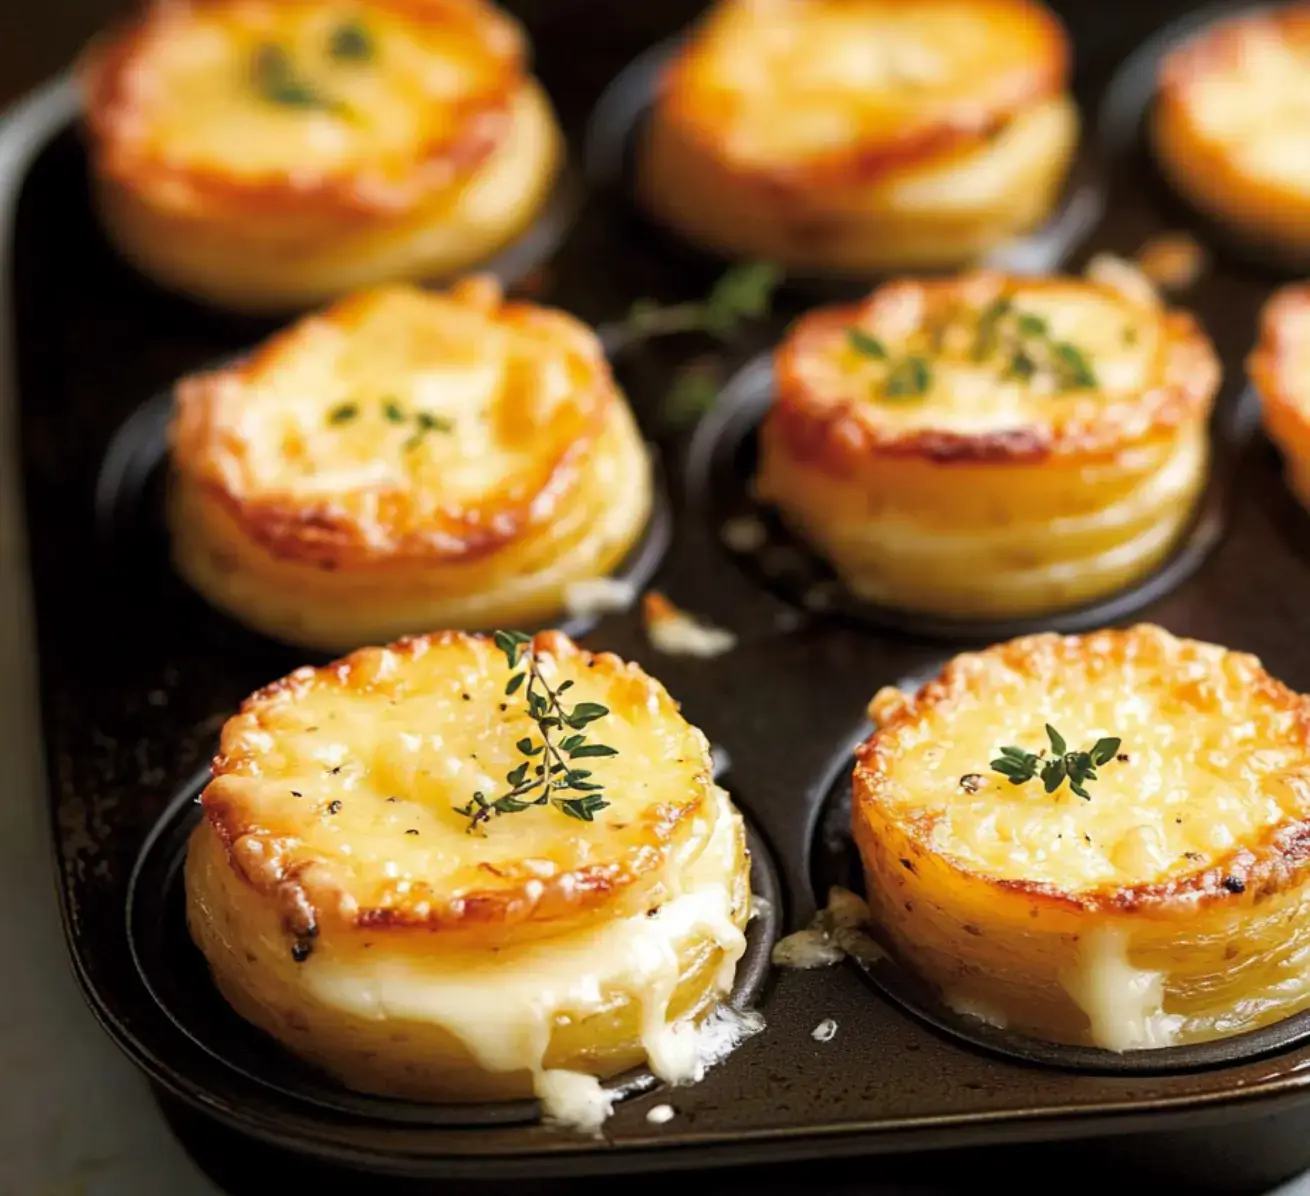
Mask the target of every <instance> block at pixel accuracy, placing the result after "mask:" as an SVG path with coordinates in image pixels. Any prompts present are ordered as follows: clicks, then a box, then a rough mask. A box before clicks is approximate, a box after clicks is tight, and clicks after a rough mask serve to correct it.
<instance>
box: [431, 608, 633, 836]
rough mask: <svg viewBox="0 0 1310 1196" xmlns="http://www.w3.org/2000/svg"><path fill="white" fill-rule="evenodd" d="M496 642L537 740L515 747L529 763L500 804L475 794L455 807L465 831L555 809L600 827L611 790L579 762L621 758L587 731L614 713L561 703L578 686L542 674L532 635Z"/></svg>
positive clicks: (510, 776) (502, 636)
mask: <svg viewBox="0 0 1310 1196" xmlns="http://www.w3.org/2000/svg"><path fill="white" fill-rule="evenodd" d="M492 639H493V640H494V642H495V644H496V647H497V648H499V649H500V650H501V652H503V653H504V654H505V661H506V663H507V664H508V665H509V667H510V674H511V675H510V678H509V681H508V682H506V684H505V696H506V697H513V696H514V695H515V694H516V693H518V692H519V690H523V698H524V702H525V703H526V706H527V712H528V717H529V718H530V719H531V720H532V721H533V722H534V723H535V724H536V728H537V730H536V735H535V736H533V735H531V734H529V735H525V736H524V737H523V738H522V739H520V740H518V741H517V742H516V743H515V745H514V746H515V748H516V749H517V750H518V753H519V755H521V756H522V757H523V760H522V762H521V763H519V764H517V765H516V766H515V767H514V768H512V769H510V770H509V772H507V773H506V774H505V783H506V785H508V786H509V789H508V791H507V792H506V793H504V794H502V795H501V796H500V797H497V798H495V799H494V800H493V799H490V798H488V797H487V795H486V794H485V793H481V792H478V793H475V794H474V795H473V800H472V801H470V802H469V803H468V804H467V805H464V806H456V807H454V808H455V812H456V813H457V814H459V815H461V816H462V817H464V818H467V819H468V820H469V824H468V826H467V828H465V829H467V830H469V831H473V830H476V829H477V828H478V827H480V826H481V825H482V824H483V823H485V822H487V821H489V820H490V819H491V818H492V817H493V816H496V815H500V814H519V813H522V811H524V810H526V809H528V808H529V807H530V806H545V805H552V806H554V807H555V808H556V809H557V810H559V811H560V813H562V814H566V815H567V816H568V817H570V818H576V819H578V820H579V821H580V822H592V821H594V820H595V816H596V814H597V813H598V812H599V811H600V810H603V809H605V807H606V806H608V805H609V804H610V803H609V802H608V801H606V800H605V797H604V789H605V787H604V785H602V784H601V783H600V782H598V781H596V780H594V779H593V776H592V773H591V772H590V770H588V769H586V768H575V767H574V766H573V761H574V760H586V759H590V758H594V757H601V756H617V755H618V751H617V749H615V748H612V747H610V746H609V745H608V744H604V743H593V742H589V741H588V736H589V735H590V732H589V731H588V730H587V728H588V727H589V726H590V725H591V724H592V723H594V722H595V721H596V720H597V719H602V718H604V717H605V716H606V715H608V714H609V708H608V707H605V706H602V705H601V704H600V703H599V702H578V703H577V704H576V705H574V706H572V707H570V706H566V705H565V704H564V703H563V702H561V701H560V695H561V694H563V693H565V692H566V691H567V690H569V689H571V688H572V686H573V682H572V681H562V682H561V683H560V684H559V685H558V686H556V687H555V688H553V689H552V688H551V686H550V684H549V682H547V681H546V679H545V678H544V677H543V676H542V675H541V670H540V669H539V668H538V665H537V657H536V654H535V652H534V651H533V647H532V637H531V636H530V635H526V634H524V633H523V632H522V631H497V632H495V633H494V634H493V636H492ZM565 732H568V733H567V734H565ZM557 736H563V738H557Z"/></svg>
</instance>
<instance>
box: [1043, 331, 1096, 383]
mask: <svg viewBox="0 0 1310 1196" xmlns="http://www.w3.org/2000/svg"><path fill="white" fill-rule="evenodd" d="M1051 354H1052V356H1053V357H1054V359H1055V363H1056V367H1057V369H1058V371H1059V374H1060V381H1061V384H1062V386H1063V387H1064V388H1065V389H1066V390H1081V389H1084V388H1086V387H1089V386H1095V385H1096V375H1095V374H1094V373H1092V367H1091V366H1090V365H1088V363H1087V358H1086V357H1084V356H1083V354H1082V351H1081V350H1080V349H1078V348H1077V347H1076V346H1074V345H1071V344H1069V342H1068V341H1061V342H1059V343H1058V344H1055V345H1052V346H1051Z"/></svg>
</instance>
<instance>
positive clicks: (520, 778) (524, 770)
mask: <svg viewBox="0 0 1310 1196" xmlns="http://www.w3.org/2000/svg"><path fill="white" fill-rule="evenodd" d="M527 776H528V766H527V763H526V762H525V763H523V764H520V765H519V766H518V767H517V768H513V769H511V770H510V771H509V772H507V773H506V774H505V780H507V781H508V782H509V783H510V784H511V785H514V786H518V785H522V784H523V782H524V781H525V780H526V779H527Z"/></svg>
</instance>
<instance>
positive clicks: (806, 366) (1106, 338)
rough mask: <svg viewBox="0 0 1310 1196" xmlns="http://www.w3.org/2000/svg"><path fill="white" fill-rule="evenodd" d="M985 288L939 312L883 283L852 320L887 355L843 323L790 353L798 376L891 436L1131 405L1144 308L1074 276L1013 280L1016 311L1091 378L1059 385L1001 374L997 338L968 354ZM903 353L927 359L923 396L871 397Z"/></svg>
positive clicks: (1031, 424)
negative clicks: (1059, 280)
mask: <svg viewBox="0 0 1310 1196" xmlns="http://www.w3.org/2000/svg"><path fill="white" fill-rule="evenodd" d="M993 290H994V288H993V285H992V284H991V283H990V282H986V281H984V282H983V283H982V284H981V285H980V288H979V291H980V293H979V296H978V303H977V304H976V305H974V304H967V305H966V306H964V307H962V308H960V309H953V310H951V311H948V312H942V311H940V310H937V309H935V308H934V307H932V306H930V305H928V304H926V303H925V302H924V293H923V291H922V290H921V289H920V288H918V287H917V286H914V285H906V286H897V285H894V284H893V285H889V286H886V287H883V288H882V289H881V290H880V291H879V292H878V295H877V298H876V299H875V300H874V301H873V302H872V303H870V304H869V305H866V307H865V308H864V309H863V311H862V313H861V314H860V316H859V317H858V319H857V320H856V323H855V325H854V326H855V327H857V328H858V329H859V330H860V331H862V332H864V333H865V334H867V335H869V336H872V337H874V338H875V339H877V340H878V341H879V342H880V343H881V344H882V345H883V346H884V347H885V349H886V352H887V356H886V357H885V358H877V357H874V356H871V355H869V354H866V353H862V352H860V351H859V350H858V349H856V348H855V347H854V346H853V345H852V344H851V343H850V340H849V336H848V333H847V330H846V329H845V328H834V329H833V330H832V332H831V333H830V334H829V336H830V343H829V344H828V347H827V352H814V353H807V354H805V355H803V356H802V357H801V358H799V359H798V361H797V363H796V368H797V372H798V375H799V376H800V377H801V379H802V380H803V381H804V383H805V384H806V386H807V389H808V390H809V391H810V393H811V394H814V395H817V396H821V397H822V400H823V402H824V403H825V405H831V406H833V407H841V406H853V407H855V408H857V409H859V410H861V412H862V413H864V414H866V415H867V417H868V418H869V419H870V420H872V421H874V422H876V423H877V425H878V426H879V427H880V428H885V429H887V430H888V431H889V432H890V433H894V434H905V433H909V432H914V431H919V430H926V429H931V430H937V431H949V432H955V433H959V434H964V435H984V434H988V433H997V432H1008V431H1014V430H1016V429H1024V428H1041V427H1046V426H1050V425H1051V424H1053V423H1054V422H1056V421H1062V420H1069V419H1074V418H1078V417H1083V416H1086V417H1089V418H1090V417H1094V416H1096V415H1097V414H1099V413H1100V412H1101V411H1102V409H1103V408H1104V407H1105V406H1106V405H1107V404H1113V403H1115V402H1117V401H1120V402H1128V403H1133V404H1134V405H1138V404H1140V394H1141V391H1142V389H1143V388H1144V387H1145V385H1146V384H1147V383H1148V382H1149V381H1150V378H1151V371H1152V370H1153V368H1154V363H1155V358H1156V355H1157V353H1158V352H1159V327H1158V318H1156V317H1155V316H1154V314H1153V313H1152V312H1151V311H1150V309H1142V308H1139V307H1138V306H1137V305H1135V304H1134V305H1130V304H1129V303H1127V302H1125V300H1124V297H1123V296H1122V295H1121V294H1118V293H1111V292H1107V291H1105V290H1102V289H1100V288H1099V287H1094V286H1087V285H1083V284H1080V283H1072V282H1071V283H1068V284H1066V285H1059V284H1055V285H1052V284H1051V283H1049V282H1048V283H1045V284H1044V285H1043V286H1042V287H1034V288H1031V289H1028V288H1024V287H1023V286H1022V285H1020V286H1018V287H1016V288H1015V289H1014V291H1013V293H1012V299H1013V304H1014V310H1015V312H1019V313H1022V314H1024V315H1027V316H1032V317H1036V318H1038V319H1040V320H1042V321H1043V322H1044V324H1045V326H1046V329H1047V336H1048V337H1049V339H1050V340H1051V341H1054V342H1065V343H1068V344H1072V345H1074V346H1076V347H1077V349H1078V350H1079V351H1080V352H1081V353H1082V355H1083V357H1084V359H1085V360H1086V361H1087V363H1088V365H1089V366H1090V368H1091V370H1092V373H1093V375H1094V376H1095V380H1096V385H1095V387H1094V388H1080V389H1067V390H1058V389H1057V388H1056V385H1055V383H1054V382H1053V380H1052V379H1051V377H1050V376H1049V374H1048V373H1047V372H1046V371H1039V372H1038V373H1037V374H1035V375H1034V376H1033V377H1032V378H1029V379H1016V378H1010V377H1007V373H1008V367H1009V365H1010V354H1009V352H1008V349H1007V348H1006V347H1004V343H1003V342H1000V343H997V345H996V347H995V348H994V349H993V350H992V351H991V352H990V353H989V354H988V355H986V356H985V357H984V358H983V360H981V361H979V360H975V353H974V350H975V346H976V345H977V344H978V343H979V341H980V338H981V334H980V331H979V320H980V316H981V315H982V313H983V312H984V311H985V310H986V309H987V307H988V306H989V304H990V302H991V299H992V298H993ZM984 292H985V293H984ZM1007 327H1008V325H1007ZM911 355H919V356H922V357H923V358H924V359H925V360H926V361H929V362H931V366H930V369H929V375H928V378H929V381H928V386H927V389H926V391H925V392H924V395H923V397H922V398H917V397H916V398H915V400H914V401H913V402H893V401H880V400H879V399H878V396H879V395H881V394H882V392H883V389H884V387H885V386H886V384H887V381H888V377H889V374H890V373H891V371H892V370H893V369H895V368H896V367H897V364H898V363H899V362H901V361H903V360H904V359H905V358H906V357H907V356H911Z"/></svg>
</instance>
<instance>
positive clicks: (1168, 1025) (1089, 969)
mask: <svg viewBox="0 0 1310 1196" xmlns="http://www.w3.org/2000/svg"><path fill="white" fill-rule="evenodd" d="M1164 982H1165V976H1164V974H1163V973H1162V972H1148V971H1144V970H1142V969H1141V968H1135V967H1133V965H1132V964H1131V963H1129V962H1128V941H1127V935H1126V934H1125V932H1124V931H1123V929H1121V928H1119V927H1112V926H1107V927H1099V928H1097V929H1096V930H1093V931H1091V932H1089V933H1088V934H1085V935H1084V936H1083V937H1082V940H1081V942H1080V943H1079V951H1078V963H1077V966H1076V968H1075V969H1073V970H1072V971H1070V972H1069V973H1067V974H1065V975H1064V976H1062V977H1061V983H1062V984H1063V985H1064V989H1065V991H1066V992H1067V993H1068V994H1069V996H1070V997H1071V998H1072V1000H1073V1002H1074V1003H1075V1004H1076V1005H1077V1006H1078V1008H1079V1009H1081V1010H1082V1011H1083V1012H1084V1013H1085V1014H1087V1017H1088V1020H1089V1021H1090V1022H1091V1037H1092V1043H1093V1045H1095V1046H1098V1047H1103V1048H1105V1049H1106V1050H1110V1051H1132V1050H1143V1049H1148V1048H1152V1047H1166V1046H1169V1045H1171V1044H1172V1043H1173V1041H1174V1039H1175V1037H1176V1036H1177V1034H1178V1031H1179V1030H1180V1029H1181V1028H1182V1026H1183V1023H1184V1021H1185V1020H1186V1019H1184V1018H1182V1017H1179V1016H1177V1015H1170V1014H1167V1013H1165V1012H1164V1009H1163V1003H1164ZM1003 1024H1004V1023H1003V1022H1002V1025H1003Z"/></svg>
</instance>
